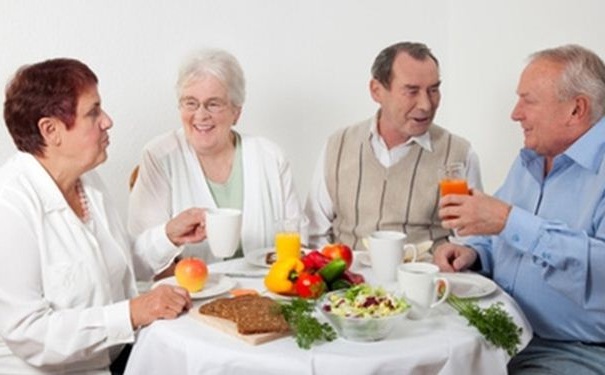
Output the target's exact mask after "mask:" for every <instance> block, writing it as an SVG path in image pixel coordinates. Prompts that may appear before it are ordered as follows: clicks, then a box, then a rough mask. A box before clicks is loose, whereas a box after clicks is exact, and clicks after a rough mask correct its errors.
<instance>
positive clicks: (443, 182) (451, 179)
mask: <svg viewBox="0 0 605 375" xmlns="http://www.w3.org/2000/svg"><path fill="white" fill-rule="evenodd" d="M439 191H440V192H441V196H442V197H443V196H445V195H448V194H462V195H468V194H469V190H468V184H467V183H466V168H465V167H464V164H463V163H450V164H445V165H443V166H441V167H440V168H439Z"/></svg>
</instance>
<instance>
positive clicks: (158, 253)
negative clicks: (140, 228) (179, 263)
mask: <svg viewBox="0 0 605 375" xmlns="http://www.w3.org/2000/svg"><path fill="white" fill-rule="evenodd" d="M143 236H145V237H146V238H145V242H146V243H145V244H144V247H145V248H147V249H150V250H151V249H152V251H149V252H148V256H149V260H150V264H151V265H152V267H153V269H154V270H156V271H158V270H162V269H165V268H166V267H168V266H169V265H170V264H171V263H172V262H173V260H174V258H176V256H178V255H179V254H180V253H181V248H180V247H179V246H176V245H175V244H173V243H172V241H170V239H169V238H168V235H167V234H166V229H165V224H160V225H157V226H155V227H153V228H151V229H149V230H148V231H147V232H146V233H144V234H143Z"/></svg>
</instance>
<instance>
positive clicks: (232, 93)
mask: <svg viewBox="0 0 605 375" xmlns="http://www.w3.org/2000/svg"><path fill="white" fill-rule="evenodd" d="M208 74H209V75H212V76H213V77H215V78H216V79H218V80H219V81H220V82H221V83H222V84H223V85H225V87H226V88H227V94H228V95H229V100H230V101H231V104H233V105H234V106H236V107H242V106H243V104H244V100H245V99H246V80H245V78H244V72H243V70H242V68H241V66H240V64H239V62H238V61H237V59H236V58H235V56H233V55H232V54H230V53H229V52H227V51H224V50H221V49H214V48H207V49H202V50H198V51H195V52H193V53H192V54H190V55H189V57H187V58H186V59H185V60H184V61H183V64H182V65H181V68H180V69H179V75H178V78H177V82H176V91H177V96H178V97H180V96H181V93H182V91H183V89H184V87H185V86H187V85H188V84H190V83H191V82H192V81H195V80H196V79H200V78H202V77H204V76H205V75H208Z"/></svg>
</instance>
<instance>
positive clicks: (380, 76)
mask: <svg viewBox="0 0 605 375" xmlns="http://www.w3.org/2000/svg"><path fill="white" fill-rule="evenodd" d="M440 84H441V80H440V77H439V63H438V61H437V59H436V58H435V56H433V54H432V53H431V51H430V50H429V49H428V48H427V47H426V46H425V45H424V44H421V43H410V42H402V43H397V44H394V45H392V46H389V47H387V48H385V49H384V50H383V51H382V52H380V54H379V55H378V56H377V57H376V60H375V61H374V64H373V66H372V79H371V80H370V93H371V95H372V99H374V101H375V102H376V103H378V104H379V105H380V108H379V109H378V111H377V113H376V115H375V116H373V117H371V118H369V119H367V120H364V121H362V122H360V123H358V124H356V125H353V126H350V127H346V128H343V129H340V130H339V131H337V132H336V133H334V134H333V135H332V136H330V138H329V139H328V142H327V145H326V146H325V148H324V150H323V152H322V154H321V156H320V160H319V163H318V168H317V170H316V172H315V175H314V178H313V182H312V186H311V189H310V192H309V196H308V198H307V203H306V207H305V214H306V215H307V217H308V219H309V228H308V230H309V242H310V245H311V246H312V247H320V246H322V245H323V244H325V243H328V242H342V243H345V244H347V245H349V246H350V247H351V248H353V249H363V248H364V246H363V244H362V242H361V239H362V238H364V237H367V236H368V235H369V234H370V233H372V232H373V231H375V230H378V229H381V230H394V231H400V232H404V233H406V234H407V235H408V240H409V242H413V243H418V242H420V241H424V240H432V241H434V243H435V244H438V243H441V242H443V241H445V240H447V238H448V236H449V235H450V232H449V231H448V230H445V229H443V228H442V227H441V225H440V220H439V218H438V216H437V203H438V198H439V187H438V176H437V169H438V167H439V166H441V165H443V164H445V163H450V162H462V163H464V164H465V165H466V171H467V179H468V182H469V185H470V186H471V187H473V188H475V189H482V186H481V176H480V172H479V161H478V158H477V155H476V154H475V153H474V152H473V151H472V149H471V147H470V144H469V142H468V141H467V140H465V139H463V138H461V137H458V136H456V135H454V134H451V133H450V132H448V131H447V130H445V129H444V128H442V127H439V126H437V125H435V124H433V118H434V117H435V113H436V111H437V107H438V106H439V101H440V99H441V93H440V91H439V86H440Z"/></svg>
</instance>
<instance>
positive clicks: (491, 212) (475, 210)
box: [439, 190, 511, 236]
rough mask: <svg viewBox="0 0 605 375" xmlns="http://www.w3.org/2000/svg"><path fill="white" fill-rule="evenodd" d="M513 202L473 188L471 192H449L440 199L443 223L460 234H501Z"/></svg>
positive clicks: (440, 213)
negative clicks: (510, 202)
mask: <svg viewBox="0 0 605 375" xmlns="http://www.w3.org/2000/svg"><path fill="white" fill-rule="evenodd" d="M510 210H511V206H510V205H508V204H507V203H505V202H503V201H501V200H499V199H496V198H494V197H491V196H489V195H486V194H483V193H482V192H480V191H479V190H472V191H471V195H455V194H450V195H446V196H444V197H442V198H441V199H440V200H439V217H440V218H441V220H442V221H441V226H442V227H444V228H446V229H455V230H456V231H457V234H458V235H460V236H468V235H490V234H499V233H500V232H501V231H502V229H504V226H505V225H506V220H507V219H508V214H509V213H510Z"/></svg>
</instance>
